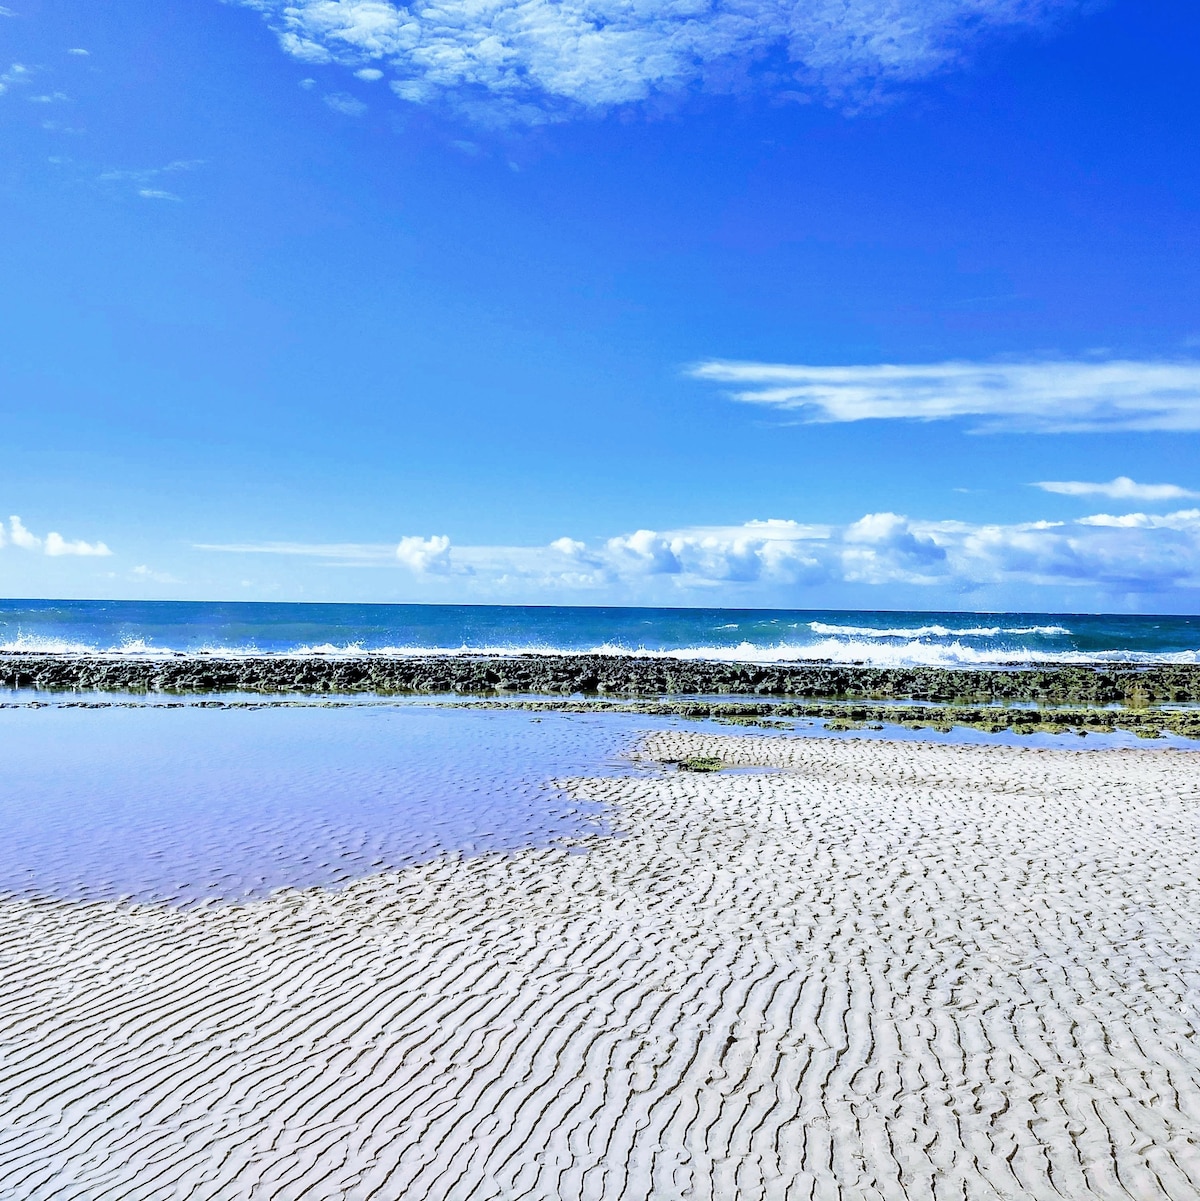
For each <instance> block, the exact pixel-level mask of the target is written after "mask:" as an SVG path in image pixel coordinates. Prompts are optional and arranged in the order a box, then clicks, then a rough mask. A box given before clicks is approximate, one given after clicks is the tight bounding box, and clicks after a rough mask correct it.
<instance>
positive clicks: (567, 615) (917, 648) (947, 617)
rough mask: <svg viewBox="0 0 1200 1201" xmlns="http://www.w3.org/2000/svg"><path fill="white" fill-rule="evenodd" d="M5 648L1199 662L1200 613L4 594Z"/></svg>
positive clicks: (0, 638) (1, 647)
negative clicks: (79, 598) (12, 597)
mask: <svg viewBox="0 0 1200 1201" xmlns="http://www.w3.org/2000/svg"><path fill="white" fill-rule="evenodd" d="M0 651H10V652H11V651H43V652H58V653H67V654H69V653H76V654H78V653H93V654H105V655H142V656H155V655H173V654H211V655H248V654H270V655H322V656H331V655H352V654H377V655H405V654H431V653H438V654H482V653H488V654H505V653H520V652H539V653H562V654H578V653H584V652H593V653H595V652H599V653H611V654H635V655H669V656H674V657H676V658H681V659H713V660H726V661H737V662H751V663H787V662H798V661H803V660H826V661H831V662H835V663H868V664H875V665H881V666H905V665H929V666H944V667H953V666H974V665H986V664H1022V663H1079V662H1096V661H1101V662H1103V661H1108V662H1133V663H1156V662H1157V663H1197V662H1200V616H1129V615H1123V614H1122V615H1118V614H1105V613H1099V614H1096V613H943V612H883V611H872V610H845V609H657V608H655V609H652V608H605V607H584V606H580V607H567V606H553V605H547V606H519V605H353V604H273V603H249V602H208V601H53V600H37V601H30V600H9V601H0Z"/></svg>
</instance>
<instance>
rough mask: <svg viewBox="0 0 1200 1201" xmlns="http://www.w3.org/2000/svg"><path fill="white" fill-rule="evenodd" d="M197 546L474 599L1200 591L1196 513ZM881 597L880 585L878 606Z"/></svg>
mask: <svg viewBox="0 0 1200 1201" xmlns="http://www.w3.org/2000/svg"><path fill="white" fill-rule="evenodd" d="M202 549H207V550H214V551H226V552H233V553H243V554H247V553H259V554H286V555H299V556H306V557H310V558H314V559H317V560H321V561H324V562H326V563H330V564H332V563H342V564H345V565H347V566H376V567H383V566H386V565H387V564H388V563H389V562H390V563H392V564H399V565H400V566H401V567H403V568H406V569H407V570H408V571H410V572H412V573H413V575H414V576H415V577H416V578H417V580H418V582H419V581H421V580H424V581H426V582H427V583H429V582H431V581H433V580H436V579H442V580H447V579H451V578H452V579H455V580H457V581H458V584H459V585H461V586H462V588H465V589H468V590H469V591H470V593H471V594H472V595H475V594H478V595H481V596H505V595H512V594H514V593H517V592H520V593H522V594H523V595H537V596H541V595H567V596H570V595H572V594H582V595H587V594H593V595H595V594H596V593H604V594H605V595H610V596H617V597H626V598H630V597H635V598H636V597H641V596H654V597H657V598H660V599H664V600H668V601H669V599H670V598H671V597H672V596H678V597H680V598H681V599H686V598H687V597H688V596H689V594H694V593H696V592H700V593H701V594H705V593H708V594H713V593H720V594H721V595H722V596H723V597H725V598H728V599H729V600H730V601H736V600H740V599H743V598H747V597H750V598H753V597H754V596H755V595H763V594H764V593H763V589H767V590H768V591H770V594H771V595H774V596H779V595H785V596H790V597H793V598H794V599H795V601H796V603H803V602H804V601H805V599H806V592H805V589H807V588H809V587H811V586H838V585H847V584H848V585H859V586H867V587H881V588H882V587H888V586H891V587H894V586H897V585H906V586H911V587H915V588H935V587H936V588H938V589H939V590H940V592H941V594H942V595H952V594H961V593H964V592H971V591H974V590H978V589H981V588H988V587H994V586H995V587H1003V586H1017V587H1027V586H1033V587H1042V586H1045V587H1057V588H1063V587H1065V588H1068V589H1079V588H1091V589H1092V590H1093V592H1096V593H1098V594H1104V593H1120V594H1122V595H1125V594H1127V593H1129V592H1138V593H1153V592H1161V591H1163V590H1166V589H1172V588H1187V589H1192V588H1200V509H1182V510H1179V511H1177V512H1173V513H1161V514H1146V513H1128V514H1123V515H1115V516H1114V515H1110V514H1103V513H1101V514H1093V515H1090V516H1087V517H1083V518H1080V519H1078V520H1076V521H1031V522H1020V523H1013V524H1007V525H1006V524H1001V523H990V524H977V523H971V522H962V521H953V520H947V521H929V520H916V519H912V518H909V517H906V516H904V515H902V514H898V513H890V512H880V513H868V514H866V515H865V516H863V517H861V518H859V519H858V520H857V521H854V522H851V523H849V524H847V525H842V526H831V525H807V524H803V523H800V522H795V521H785V520H779V519H775V520H771V521H750V522H746V523H744V524H742V525H732V526H692V527H688V528H684V529H677V530H653V529H640V530H636V531H634V532H632V533H628V534H620V535H616V536H614V537H611V538H608V539H604V540H602V541H600V542H597V543H594V544H588V543H586V542H584V541H582V540H579V539H574V538H570V537H563V538H558V539H556V540H555V541H553V542H552V543H550V544H549V545H548V546H540V547H539V546H457V545H455V546H452V545H451V542H450V539H449V538H448V537H447V536H445V535H442V536H438V537H431V538H422V537H415V536H414V537H406V538H403V539H401V540H400V542H399V544H398V545H397V544H393V545H391V546H388V545H386V544H360V543H339V544H332V545H331V544H312V545H309V544H304V543H243V544H234V545H223V546H212V545H210V546H206V547H203V548H202ZM885 595H886V594H881V602H882V601H883V599H884V596H885Z"/></svg>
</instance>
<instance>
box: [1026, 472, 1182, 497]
mask: <svg viewBox="0 0 1200 1201" xmlns="http://www.w3.org/2000/svg"><path fill="white" fill-rule="evenodd" d="M1033 486H1034V487H1035V488H1041V489H1042V491H1043V492H1057V493H1058V494H1060V495H1061V496H1107V497H1108V498H1109V499H1110V500H1187V499H1188V498H1189V497H1193V496H1200V492H1193V491H1192V490H1191V489H1190V488H1181V487H1180V486H1179V485H1178V484H1138V483H1135V482H1134V481H1133V480H1131V479H1130V478H1129V476H1127V475H1119V476H1117V478H1116V479H1115V480H1109V481H1108V483H1107V484H1089V483H1085V482H1083V481H1082V480H1042V481H1041V482H1040V483H1037V484H1034V485H1033Z"/></svg>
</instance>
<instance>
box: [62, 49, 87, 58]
mask: <svg viewBox="0 0 1200 1201" xmlns="http://www.w3.org/2000/svg"><path fill="white" fill-rule="evenodd" d="M67 53H68V54H77V55H79V57H80V58H88V57H89V56H90V55H91V53H92V52H91V51H90V50H85V49H84V48H83V47H82V46H72V47H71V49H70V50H68V51H67Z"/></svg>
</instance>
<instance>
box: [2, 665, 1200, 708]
mask: <svg viewBox="0 0 1200 1201" xmlns="http://www.w3.org/2000/svg"><path fill="white" fill-rule="evenodd" d="M0 687H7V688H34V689H41V690H69V691H109V692H168V693H205V692H260V693H307V694H312V693H319V694H334V693H336V694H348V693H360V692H370V693H378V694H384V695H386V694H391V693H410V694H411V693H423V694H427V695H434V694H439V693H440V694H446V693H461V694H466V695H479V696H488V695H495V694H505V693H507V694H510V695H511V694H525V695H547V696H572V695H576V694H581V695H583V696H615V697H634V698H643V697H675V696H692V697H699V696H712V695H728V696H743V697H791V698H807V699H813V700H817V699H823V700H863V701H884V700H891V701H901V700H908V701H929V702H937V703H941V704H984V703H989V702H991V703H995V702H1001V703H1033V704H1042V705H1086V706H1098V705H1101V706H1102V705H1122V706H1127V707H1130V708H1135V709H1136V708H1143V707H1145V706H1147V705H1159V704H1171V703H1174V704H1181V703H1182V704H1188V703H1200V664H1179V665H1176V664H1154V665H1147V666H1142V665H1134V664H1111V663H1102V664H1090V665H1070V666H1058V665H1054V666H1031V667H1024V666H1023V667H995V668H944V667H867V666H860V665H854V664H833V663H821V662H810V663H792V664H783V665H775V666H772V665H764V664H750V663H719V662H710V661H703V660H694V661H693V660H678V659H670V658H666V657H662V658H657V657H640V656H633V655H627V656H626V655H514V656H505V657H494V656H483V655H480V656H470V655H428V656H383V655H359V656H336V657H334V656H330V657H328V658H326V657H323V656H315V655H309V656H284V655H246V656H238V657H232V656H231V657H223V656H217V655H204V654H196V655H175V656H170V657H162V658H159V657H151V656H146V657H135V656H126V657H123V656H105V655H75V654H70V655H68V654H30V653H25V652H7V653H5V652H0Z"/></svg>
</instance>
